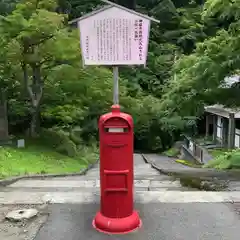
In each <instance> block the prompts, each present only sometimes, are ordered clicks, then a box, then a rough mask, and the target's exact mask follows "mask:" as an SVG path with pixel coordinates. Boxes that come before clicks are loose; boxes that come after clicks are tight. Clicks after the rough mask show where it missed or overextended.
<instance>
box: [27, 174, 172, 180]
mask: <svg viewBox="0 0 240 240" xmlns="http://www.w3.org/2000/svg"><path fill="white" fill-rule="evenodd" d="M134 179H135V180H158V181H159V180H160V181H164V180H174V177H170V176H166V175H160V174H155V175H154V174H150V175H144V174H138V175H135V176H134ZM48 180H49V181H56V180H60V181H62V180H64V181H78V180H99V176H98V177H96V176H91V175H90V176H88V175H82V176H68V177H54V178H49V179H48ZM29 181H30V180H29Z"/></svg>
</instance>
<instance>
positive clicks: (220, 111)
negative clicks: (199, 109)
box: [204, 104, 240, 119]
mask: <svg viewBox="0 0 240 240" xmlns="http://www.w3.org/2000/svg"><path fill="white" fill-rule="evenodd" d="M204 109H205V112H208V113H212V114H215V115H218V116H221V117H226V118H229V114H230V113H233V114H234V118H235V119H240V109H239V108H227V107H225V106H224V105H221V104H214V105H211V106H206V107H205V108H204Z"/></svg>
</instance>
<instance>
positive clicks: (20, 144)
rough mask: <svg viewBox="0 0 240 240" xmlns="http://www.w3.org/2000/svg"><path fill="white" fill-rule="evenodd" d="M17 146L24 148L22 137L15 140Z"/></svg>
mask: <svg viewBox="0 0 240 240" xmlns="http://www.w3.org/2000/svg"><path fill="white" fill-rule="evenodd" d="M17 147H18V148H24V147H25V140H24V139H19V140H17Z"/></svg>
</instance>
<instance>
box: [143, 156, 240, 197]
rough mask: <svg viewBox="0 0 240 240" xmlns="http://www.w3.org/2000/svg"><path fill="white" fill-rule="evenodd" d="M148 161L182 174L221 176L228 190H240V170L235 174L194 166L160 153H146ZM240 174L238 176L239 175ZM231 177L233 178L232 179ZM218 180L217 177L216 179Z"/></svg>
mask: <svg viewBox="0 0 240 240" xmlns="http://www.w3.org/2000/svg"><path fill="white" fill-rule="evenodd" d="M144 156H145V158H147V161H148V162H149V163H151V164H154V165H155V166H157V168H159V169H161V170H162V171H163V172H171V171H172V172H176V173H182V176H184V175H185V176H192V177H193V176H196V177H203V176H205V177H209V176H211V175H214V176H215V177H216V178H217V177H219V180H218V182H219V183H221V184H224V185H226V186H227V187H226V190H229V191H240V180H239V179H240V177H239V172H237V173H235V175H236V176H235V175H231V174H228V173H227V172H226V173H224V174H222V173H221V171H217V172H216V170H215V169H202V168H193V167H190V166H187V165H183V164H180V163H178V162H176V161H175V159H174V158H170V157H167V156H163V155H159V154H144ZM237 176H238V177H237ZM230 179H231V180H230ZM215 181H216V179H215ZM239 200H240V199H239Z"/></svg>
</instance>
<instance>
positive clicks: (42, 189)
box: [0, 186, 197, 192]
mask: <svg viewBox="0 0 240 240" xmlns="http://www.w3.org/2000/svg"><path fill="white" fill-rule="evenodd" d="M29 190H31V192H100V187H55V188H51V187H31V188H28V187H21V188H18V187H5V188H2V189H0V191H1V192H27V191H29ZM178 190H181V191H197V189H191V188H187V187H177V186H169V187H167V186H161V187H151V186H150V187H144V186H143V187H136V186H135V187H134V191H135V192H136V191H146V192H147V191H178Z"/></svg>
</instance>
